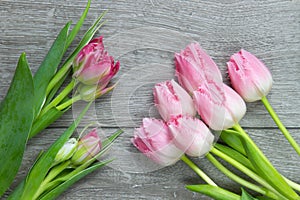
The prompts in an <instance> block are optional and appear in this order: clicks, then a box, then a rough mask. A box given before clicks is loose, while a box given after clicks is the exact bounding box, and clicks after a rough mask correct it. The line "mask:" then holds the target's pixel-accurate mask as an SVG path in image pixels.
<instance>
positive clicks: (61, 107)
mask: <svg viewBox="0 0 300 200" xmlns="http://www.w3.org/2000/svg"><path fill="white" fill-rule="evenodd" d="M79 100H81V96H80V95H77V96H75V97H73V98H72V99H69V100H68V101H66V102H64V103H62V104H61V105H59V106H57V107H56V108H57V110H64V109H65V108H67V107H69V106H70V105H72V104H73V103H75V102H77V101H79Z"/></svg>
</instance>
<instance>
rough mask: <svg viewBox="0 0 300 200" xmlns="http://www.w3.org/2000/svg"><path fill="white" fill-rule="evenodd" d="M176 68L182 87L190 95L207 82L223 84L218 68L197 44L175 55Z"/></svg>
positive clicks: (190, 45)
mask: <svg viewBox="0 0 300 200" xmlns="http://www.w3.org/2000/svg"><path fill="white" fill-rule="evenodd" d="M175 67H176V76H177V77H178V81H179V83H180V85H181V86H182V87H184V88H185V89H186V90H187V91H188V92H189V93H190V94H192V93H193V91H194V90H197V89H198V87H199V86H200V85H202V84H204V83H205V82H206V81H211V80H214V81H215V82H222V75H221V72H220V70H219V68H218V66H217V65H216V63H215V62H214V61H213V60H212V58H211V57H210V56H209V55H208V54H207V53H206V52H205V51H204V50H203V49H202V48H201V47H200V45H199V43H196V42H194V43H191V44H189V45H188V46H187V47H186V48H185V49H184V50H183V51H181V52H180V53H175Z"/></svg>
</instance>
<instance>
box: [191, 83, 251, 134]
mask: <svg viewBox="0 0 300 200" xmlns="http://www.w3.org/2000/svg"><path fill="white" fill-rule="evenodd" d="M194 102H195V105H196V109H197V111H198V113H199V115H200V116H201V119H202V120H203V121H204V122H205V123H206V124H207V125H208V126H209V127H210V128H211V129H214V130H224V129H227V128H231V127H232V126H234V125H235V124H237V123H238V122H239V121H240V120H241V119H242V118H243V116H244V115H245V113H246V104H245V102H244V101H243V99H242V98H241V97H240V96H239V95H238V94H237V93H236V92H235V91H234V90H233V89H231V88H230V87H228V86H227V85H225V84H216V83H214V82H210V83H208V84H206V85H202V86H200V87H199V88H198V90H196V91H194Z"/></svg>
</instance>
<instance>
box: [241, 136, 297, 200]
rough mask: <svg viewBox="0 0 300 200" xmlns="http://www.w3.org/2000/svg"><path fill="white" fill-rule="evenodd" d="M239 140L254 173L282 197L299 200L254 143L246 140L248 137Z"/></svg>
mask: <svg viewBox="0 0 300 200" xmlns="http://www.w3.org/2000/svg"><path fill="white" fill-rule="evenodd" d="M241 138H242V142H243V145H244V148H245V150H246V153H247V156H248V158H249V160H250V161H251V163H252V165H253V167H254V168H255V169H256V172H257V173H258V174H259V175H260V176H261V177H262V178H263V179H265V180H266V181H267V182H268V183H269V184H270V185H271V186H272V187H273V188H275V189H276V190H277V191H278V192H279V193H280V194H282V195H283V196H285V197H287V198H288V199H293V200H299V199H300V198H299V196H298V195H297V193H296V192H295V191H294V190H293V189H292V188H291V187H290V186H289V185H288V184H287V182H286V181H285V180H284V178H283V177H282V176H281V174H280V173H279V172H278V171H277V170H276V169H275V168H274V166H273V165H272V164H271V163H270V161H269V160H268V159H267V158H266V157H265V156H264V154H263V153H262V152H261V151H260V149H258V147H257V146H256V145H255V143H254V142H253V141H252V140H251V139H250V138H249V139H248V136H247V138H246V137H245V136H244V137H242V136H241Z"/></svg>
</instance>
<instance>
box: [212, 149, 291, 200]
mask: <svg viewBox="0 0 300 200" xmlns="http://www.w3.org/2000/svg"><path fill="white" fill-rule="evenodd" d="M210 152H211V153H213V154H215V155H216V156H218V157H220V158H222V159H223V160H225V161H226V162H228V163H230V164H231V165H232V166H234V167H235V168H237V169H238V170H240V171H241V172H243V173H244V174H246V175H247V176H249V177H250V178H252V179H253V180H255V181H256V182H257V183H259V184H261V185H262V186H263V187H265V188H267V189H268V190H270V191H272V192H273V193H275V194H276V195H278V196H279V197H281V198H282V199H286V198H285V197H284V196H282V195H281V194H280V193H279V192H277V191H276V190H275V189H274V188H273V187H272V186H271V185H270V184H269V183H268V182H266V181H265V180H264V179H263V178H261V177H260V176H258V175H257V174H256V173H254V172H253V171H251V170H250V169H248V168H247V167H245V166H244V165H242V164H240V163H239V162H237V161H236V160H234V159H232V158H231V157H229V156H227V155H226V154H224V153H223V152H221V151H219V150H218V149H216V148H214V147H213V148H212V149H211V151H210Z"/></svg>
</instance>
